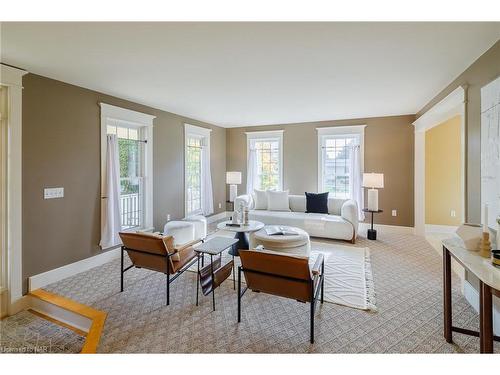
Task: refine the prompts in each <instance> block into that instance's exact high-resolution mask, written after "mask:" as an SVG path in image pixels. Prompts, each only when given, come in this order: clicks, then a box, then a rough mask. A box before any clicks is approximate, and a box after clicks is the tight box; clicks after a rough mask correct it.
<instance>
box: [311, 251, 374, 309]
mask: <svg viewBox="0 0 500 375" xmlns="http://www.w3.org/2000/svg"><path fill="white" fill-rule="evenodd" d="M319 253H321V254H323V256H324V257H325V295H324V298H325V301H327V302H332V303H337V304H339V305H344V306H349V307H353V308H356V309H361V310H371V311H376V309H377V307H376V304H375V302H376V301H375V287H374V284H373V276H372V267H371V263H370V249H369V248H367V247H352V246H343V245H333V244H325V243H321V242H315V241H311V263H313V262H314V261H315V260H316V257H317V255H318V254H319Z"/></svg>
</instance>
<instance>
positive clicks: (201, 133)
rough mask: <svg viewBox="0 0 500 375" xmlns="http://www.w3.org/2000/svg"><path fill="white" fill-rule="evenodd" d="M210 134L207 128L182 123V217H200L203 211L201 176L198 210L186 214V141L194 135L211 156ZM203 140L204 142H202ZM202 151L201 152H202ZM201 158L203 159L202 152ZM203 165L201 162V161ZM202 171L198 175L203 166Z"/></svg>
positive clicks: (210, 130)
mask: <svg viewBox="0 0 500 375" xmlns="http://www.w3.org/2000/svg"><path fill="white" fill-rule="evenodd" d="M211 132H212V129H209V128H203V127H201V126H196V125H191V124H188V123H184V217H188V216H192V215H202V214H203V209H202V203H203V185H202V184H203V176H201V184H200V200H201V202H200V209H199V210H196V211H192V212H188V207H187V206H188V205H187V190H188V186H187V178H186V160H187V147H186V145H187V140H188V137H189V136H190V135H194V136H197V137H200V138H201V139H202V143H203V142H204V143H205V145H204V147H207V151H208V155H211V153H210V133H211ZM203 140H205V141H203ZM202 151H203V150H202ZM201 157H202V158H203V152H202V155H201ZM201 163H203V161H201ZM201 168H202V170H201V171H200V174H202V173H203V166H202V167H201Z"/></svg>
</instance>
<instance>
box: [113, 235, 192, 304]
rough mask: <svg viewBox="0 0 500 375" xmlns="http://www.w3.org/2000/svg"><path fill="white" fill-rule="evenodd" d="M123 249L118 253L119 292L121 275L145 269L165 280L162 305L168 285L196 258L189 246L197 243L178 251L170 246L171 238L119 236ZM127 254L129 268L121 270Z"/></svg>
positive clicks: (172, 244) (168, 289) (168, 298)
mask: <svg viewBox="0 0 500 375" xmlns="http://www.w3.org/2000/svg"><path fill="white" fill-rule="evenodd" d="M120 238H121V240H122V243H123V246H122V251H121V280H120V292H123V275H124V273H125V272H126V271H128V270H129V269H131V268H132V267H136V268H146V269H149V270H152V271H157V272H161V273H164V274H165V275H166V276H167V296H166V305H169V304H170V283H172V282H173V281H174V280H175V279H177V277H179V276H180V275H181V274H182V273H183V272H184V271H186V270H187V269H188V268H189V267H191V266H192V265H193V264H194V263H195V262H196V261H197V257H198V255H197V254H196V252H195V251H194V249H193V245H195V244H197V243H199V242H201V240H195V241H192V242H189V243H186V244H184V245H182V246H180V247H175V246H174V238H173V237H172V236H161V235H157V234H153V233H129V232H120ZM125 251H126V252H127V254H128V256H129V258H130V260H131V261H132V265H130V266H128V267H127V268H123V266H124V264H123V263H124V253H125Z"/></svg>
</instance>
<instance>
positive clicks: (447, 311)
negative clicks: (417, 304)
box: [443, 238, 500, 353]
mask: <svg viewBox="0 0 500 375" xmlns="http://www.w3.org/2000/svg"><path fill="white" fill-rule="evenodd" d="M451 257H453V258H454V259H455V260H456V261H457V262H458V263H460V264H461V265H462V266H463V267H464V268H465V269H466V270H467V271H469V272H470V273H472V274H474V275H475V276H476V277H477V278H478V279H479V332H476V331H472V330H470V329H465V328H460V327H454V326H453V325H452V306H451ZM443 288H444V306H443V307H444V308H443V313H444V338H445V339H446V341H447V342H449V343H451V342H453V339H452V333H453V332H458V333H462V334H465V335H470V336H476V337H479V342H480V348H479V349H480V350H479V351H480V352H481V353H493V341H500V337H498V336H494V335H493V303H492V299H493V297H492V296H493V295H495V296H497V297H500V269H497V268H495V267H494V266H493V265H492V264H491V260H490V259H487V258H483V257H481V256H479V254H478V253H476V252H472V251H468V250H467V249H465V248H464V247H463V245H462V243H461V240H460V239H458V238H453V239H448V240H444V241H443Z"/></svg>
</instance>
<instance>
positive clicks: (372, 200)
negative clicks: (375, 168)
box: [363, 173, 384, 211]
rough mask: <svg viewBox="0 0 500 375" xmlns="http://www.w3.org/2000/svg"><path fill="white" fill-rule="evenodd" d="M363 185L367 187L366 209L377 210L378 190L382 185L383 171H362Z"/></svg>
mask: <svg viewBox="0 0 500 375" xmlns="http://www.w3.org/2000/svg"><path fill="white" fill-rule="evenodd" d="M363 187H367V188H369V189H368V207H367V208H368V209H369V210H370V211H378V190H377V189H381V188H383V187H384V174H383V173H363Z"/></svg>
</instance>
